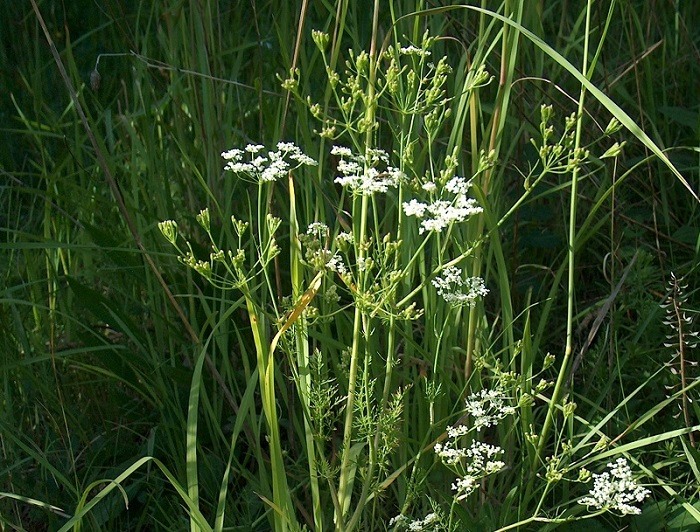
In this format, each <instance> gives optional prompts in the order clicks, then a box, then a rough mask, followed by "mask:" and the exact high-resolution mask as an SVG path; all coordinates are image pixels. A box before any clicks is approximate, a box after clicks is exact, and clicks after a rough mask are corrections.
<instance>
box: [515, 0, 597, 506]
mask: <svg viewBox="0 0 700 532" xmlns="http://www.w3.org/2000/svg"><path fill="white" fill-rule="evenodd" d="M592 3H593V0H588V4H587V6H586V30H585V36H584V43H583V65H582V67H581V73H582V74H583V76H584V77H587V76H588V47H589V41H590V33H591V32H590V29H591V26H590V25H591V11H592ZM585 96H586V88H585V87H584V86H583V85H582V86H581V93H580V95H579V101H578V114H577V121H576V138H575V141H574V150H575V152H576V151H577V150H578V149H579V148H580V146H581V133H582V131H583V111H584V102H585ZM578 176H579V165H578V164H576V165H575V166H574V168H573V170H572V172H571V200H570V201H571V204H570V209H569V249H568V263H569V264H568V268H569V270H568V286H567V306H566V348H565V350H564V358H563V359H562V361H561V366H560V368H559V374H558V376H557V381H556V384H555V385H554V390H553V391H552V397H551V399H550V401H549V406H548V408H547V416H546V418H545V421H544V425H543V426H542V431H541V432H540V434H539V443H538V446H537V453H536V454H535V458H534V462H533V464H532V467H533V468H534V467H536V465H537V462H538V461H540V460H541V459H542V453H543V452H544V449H545V445H546V444H547V439H548V436H549V431H550V430H551V427H552V424H553V422H554V412H555V410H556V407H557V405H558V404H559V400H560V397H561V395H562V392H563V388H564V383H565V382H566V377H567V372H568V369H569V362H570V360H571V354H572V351H573V335H574V327H573V325H574V288H575V273H576V263H575V249H576V205H577V195H578ZM533 476H534V475H533ZM532 482H533V480H531V481H530V482H529V484H528V490H527V492H526V493H527V495H526V496H529V494H530V488H531V486H532Z"/></svg>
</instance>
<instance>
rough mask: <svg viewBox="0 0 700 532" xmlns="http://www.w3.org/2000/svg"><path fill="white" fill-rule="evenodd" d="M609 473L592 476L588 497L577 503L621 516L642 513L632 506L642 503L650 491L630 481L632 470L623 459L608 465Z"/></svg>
mask: <svg viewBox="0 0 700 532" xmlns="http://www.w3.org/2000/svg"><path fill="white" fill-rule="evenodd" d="M608 468H609V471H606V472H605V473H601V474H599V475H596V474H594V475H593V489H592V490H590V491H589V492H588V497H584V498H583V499H579V501H578V503H579V504H583V505H585V506H588V507H594V508H597V509H598V510H612V511H614V512H619V513H620V514H622V515H628V514H634V515H638V514H640V513H642V511H641V510H640V509H639V508H637V507H636V506H634V505H633V503H635V502H638V503H639V502H642V501H644V499H646V498H647V497H648V496H649V495H650V491H649V490H648V489H646V488H643V487H642V486H640V485H639V484H637V483H636V482H635V481H634V480H633V479H632V470H631V469H630V467H629V465H628V464H627V460H625V459H624V458H618V459H617V460H616V461H615V462H614V463H610V464H608Z"/></svg>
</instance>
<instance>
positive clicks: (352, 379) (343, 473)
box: [338, 0, 380, 530]
mask: <svg viewBox="0 0 700 532" xmlns="http://www.w3.org/2000/svg"><path fill="white" fill-rule="evenodd" d="M379 5H380V2H379V0H375V2H374V14H373V19H372V42H371V45H370V52H369V83H368V87H367V100H366V101H367V107H366V109H365V124H366V127H367V132H366V135H365V155H367V154H368V150H369V149H370V148H371V147H372V139H373V135H374V118H375V110H376V102H375V98H374V94H375V87H374V84H375V82H376V76H377V39H378V38H379V36H378V29H379V27H378V26H379ZM365 159H366V161H367V163H366V164H369V157H366V158H365ZM366 170H367V169H366ZM361 202H362V206H361V210H360V220H359V226H360V231H359V242H358V244H357V246H356V253H357V261H358V263H361V262H362V260H363V259H364V257H365V249H366V248H365V245H366V242H365V240H366V238H367V234H366V233H367V214H368V211H369V196H368V195H366V194H363V195H362V200H361ZM354 214H355V213H354V212H353V215H354ZM366 277H367V276H366V272H364V271H358V288H359V290H361V291H364V289H365V279H366ZM363 314H364V311H363V310H362V309H361V308H360V306H359V305H356V306H355V316H354V319H353V332H352V351H351V355H350V370H349V378H348V395H347V401H346V403H345V426H344V430H343V450H342V453H343V458H342V462H341V466H340V479H339V482H338V499H339V503H340V508H341V511H342V514H343V515H341V516H340V517H341V519H342V517H343V516H344V515H345V514H346V513H347V511H348V510H349V508H350V500H351V499H352V485H353V481H354V478H350V476H351V471H354V468H353V464H351V463H350V460H351V454H352V452H351V447H352V435H353V427H352V425H353V419H354V409H355V388H356V385H357V369H358V364H359V358H360V352H361V349H364V341H363V340H364V339H363V338H362V334H361V333H362V324H363V321H364V319H363ZM353 476H354V474H353ZM358 508H359V505H358ZM347 530H349V528H348V529H347Z"/></svg>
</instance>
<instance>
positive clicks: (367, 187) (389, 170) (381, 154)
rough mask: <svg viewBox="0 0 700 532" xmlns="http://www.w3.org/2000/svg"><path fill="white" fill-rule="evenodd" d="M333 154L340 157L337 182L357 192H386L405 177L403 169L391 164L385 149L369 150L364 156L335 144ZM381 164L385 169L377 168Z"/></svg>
mask: <svg viewBox="0 0 700 532" xmlns="http://www.w3.org/2000/svg"><path fill="white" fill-rule="evenodd" d="M331 155H337V156H338V157H340V161H339V162H338V172H339V173H340V174H341V175H339V176H338V177H336V178H335V182H336V183H338V184H340V185H341V186H344V187H348V188H349V189H350V190H351V191H352V192H353V193H355V194H361V195H370V194H374V193H375V192H379V193H386V192H387V191H388V190H389V189H390V188H394V187H396V186H398V184H399V183H400V182H401V181H402V180H403V179H405V175H404V173H403V172H402V171H401V170H399V169H398V168H394V167H393V166H389V156H388V154H387V153H386V152H385V151H383V150H368V153H367V155H366V156H364V155H356V154H354V153H352V151H351V150H350V149H349V148H345V147H343V146H333V148H332V149H331ZM380 164H381V165H383V166H384V167H385V168H386V169H385V171H383V172H380V171H379V170H378V169H377V166H378V165H380Z"/></svg>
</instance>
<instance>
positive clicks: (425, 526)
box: [389, 508, 448, 532]
mask: <svg viewBox="0 0 700 532" xmlns="http://www.w3.org/2000/svg"><path fill="white" fill-rule="evenodd" d="M389 526H390V527H392V526H393V527H394V530H409V531H411V532H419V531H420V532H428V531H429V530H430V531H433V532H437V531H440V530H448V527H447V520H446V519H445V516H444V514H443V513H442V512H441V511H440V510H439V509H437V508H436V509H435V511H433V512H430V513H429V514H428V515H426V516H425V517H424V518H423V519H410V518H409V517H407V516H405V515H397V516H396V517H392V518H391V519H390V520H389Z"/></svg>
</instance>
